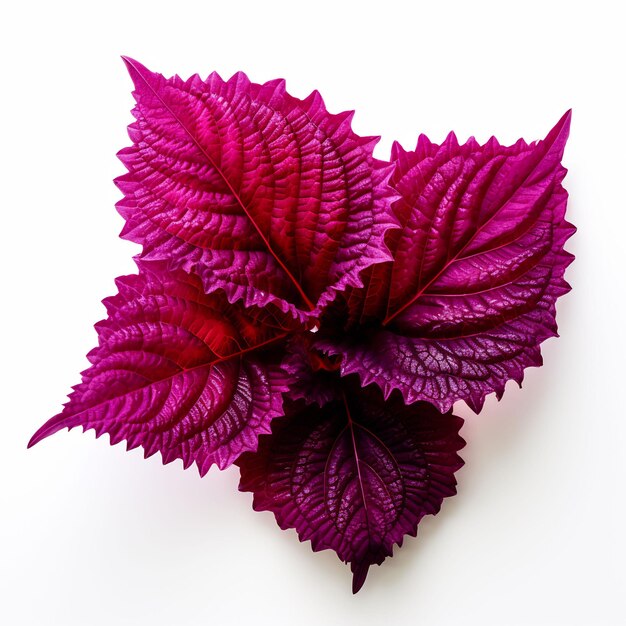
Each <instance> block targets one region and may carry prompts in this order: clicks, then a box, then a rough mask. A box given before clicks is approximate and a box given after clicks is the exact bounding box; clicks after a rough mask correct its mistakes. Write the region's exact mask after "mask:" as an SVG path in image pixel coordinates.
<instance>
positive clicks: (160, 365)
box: [29, 263, 287, 475]
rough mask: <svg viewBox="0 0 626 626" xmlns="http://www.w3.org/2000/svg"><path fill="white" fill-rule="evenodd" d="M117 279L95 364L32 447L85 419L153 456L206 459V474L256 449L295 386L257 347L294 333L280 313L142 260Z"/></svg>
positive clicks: (202, 463) (200, 462) (201, 463)
mask: <svg viewBox="0 0 626 626" xmlns="http://www.w3.org/2000/svg"><path fill="white" fill-rule="evenodd" d="M117 286H118V288H119V293H118V294H117V295H116V296H113V297H112V298H108V299H107V300H105V301H104V304H105V305H106V307H107V311H108V313H109V317H108V319H107V320H105V321H103V322H100V323H99V324H97V325H96V328H97V331H98V336H99V340H100V341H99V346H98V347H97V348H96V349H94V350H93V351H92V352H90V353H89V355H88V358H89V360H90V361H91V363H92V366H91V367H90V368H89V369H88V370H86V371H85V372H83V382H82V383H81V384H80V385H78V386H77V387H75V390H74V392H73V393H72V395H71V396H70V401H69V402H68V404H67V405H66V406H65V409H64V410H63V412H62V413H60V414H59V415H56V416H55V417H53V418H52V419H50V420H49V421H48V422H47V423H46V424H44V425H43V426H42V427H41V428H40V429H39V430H38V431H37V433H35V435H34V436H33V438H32V439H31V441H30V443H29V446H32V445H34V444H35V443H37V442H38V441H40V440H41V439H43V438H44V437H48V436H49V435H51V434H53V433H55V432H57V431H59V430H61V429H62V428H66V427H67V428H74V427H75V426H82V427H83V430H86V429H88V428H93V429H95V431H96V435H97V436H100V435H101V434H102V433H104V432H106V433H109V435H110V438H111V444H115V443H118V442H119V441H122V440H123V439H125V440H126V441H127V442H128V449H131V448H135V447H137V446H142V447H143V448H144V450H145V456H146V457H148V456H150V455H152V454H154V453H155V452H157V451H160V452H161V454H162V456H163V462H164V463H169V462H171V461H173V460H175V459H178V458H180V459H182V460H183V464H184V466H185V467H188V466H190V465H191V464H192V463H196V465H197V466H198V470H199V471H200V474H201V475H203V474H205V473H206V472H207V471H208V470H209V468H210V467H211V465H212V464H214V463H215V464H217V465H218V467H219V468H220V469H224V468H225V467H227V466H228V465H230V464H231V463H232V462H233V461H234V460H235V459H236V458H237V457H238V456H239V455H240V454H241V453H242V452H244V451H247V450H255V449H256V446H257V438H258V436H259V434H261V433H267V432H270V427H269V424H270V422H271V420H272V419H273V418H274V417H276V416H277V415H282V397H281V392H283V391H285V390H286V389H287V386H286V380H285V374H284V373H283V372H282V370H281V369H280V368H279V366H278V365H277V364H276V363H275V362H274V358H273V357H271V356H263V355H262V354H258V353H256V352H255V353H254V354H253V353H252V351H253V350H255V349H256V350H258V349H259V348H261V347H262V346H263V345H269V344H271V343H272V342H274V341H276V340H279V339H281V338H282V337H284V336H285V332H284V331H283V330H282V329H281V328H280V327H277V321H276V320H275V319H274V318H273V316H272V314H271V313H270V312H269V311H262V310H258V309H254V308H251V309H247V310H244V309H242V308H241V307H238V306H235V305H231V304H228V302H227V301H226V299H225V298H224V297H223V295H221V294H215V295H211V296H207V295H205V294H204V293H203V292H202V289H201V288H200V287H199V284H198V281H197V280H195V279H193V278H192V277H191V276H188V275H186V274H184V273H182V272H179V273H170V272H168V271H166V270H165V269H164V268H163V266H160V265H154V264H145V263H144V264H141V265H140V273H139V275H135V276H125V277H123V278H119V279H117ZM244 354H245V359H244V358H242V356H241V355H244Z"/></svg>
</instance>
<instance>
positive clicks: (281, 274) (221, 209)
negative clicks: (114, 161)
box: [116, 58, 394, 318]
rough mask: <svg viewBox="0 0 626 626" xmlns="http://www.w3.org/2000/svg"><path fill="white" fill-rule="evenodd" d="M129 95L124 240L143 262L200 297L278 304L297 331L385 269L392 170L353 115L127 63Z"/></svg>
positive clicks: (237, 79) (315, 102) (280, 88)
mask: <svg viewBox="0 0 626 626" xmlns="http://www.w3.org/2000/svg"><path fill="white" fill-rule="evenodd" d="M125 62H126V64H127V66H128V70H129V72H130V75H131V77H132V79H133V81H134V83H135V92H134V95H135V98H136V100H137V106H136V107H135V109H134V110H133V114H134V116H135V117H136V118H137V121H136V122H135V123H134V124H132V125H131V126H130V127H129V134H130V137H131V139H132V140H133V142H134V144H133V146H131V147H130V148H126V149H125V150H122V151H121V152H120V153H119V156H120V158H121V160H122V161H123V163H124V164H125V165H126V167H127V168H128V170H129V173H128V174H127V175H125V176H122V177H120V178H118V179H117V181H116V182H117V184H118V186H119V187H120V189H121V190H122V191H123V192H124V194H125V198H124V199H123V200H122V201H121V202H120V203H119V204H118V209H119V211H120V213H121V214H122V216H123V217H125V218H126V220H127V224H126V227H125V228H124V231H123V233H122V234H123V236H124V237H125V238H128V239H131V240H133V241H136V242H138V243H141V244H143V246H144V252H143V256H144V257H145V258H148V259H167V260H169V261H170V262H171V263H172V267H174V268H175V269H176V268H184V269H185V270H187V271H192V272H193V273H195V274H197V275H199V276H200V277H201V279H202V281H203V285H204V289H205V291H206V292H207V293H209V292H212V291H215V290H216V289H223V290H224V291H225V292H226V294H227V296H228V299H229V300H230V301H231V302H233V301H235V300H238V299H243V300H244V303H245V304H246V305H258V306H262V305H265V304H267V303H269V302H274V303H275V304H277V305H278V306H279V307H280V308H281V309H282V310H283V311H291V312H292V313H293V314H294V315H298V316H300V317H301V318H304V317H306V312H307V311H311V310H313V309H315V308H316V307H323V306H324V304H326V303H327V302H329V301H331V300H332V299H334V297H335V293H336V292H337V291H341V290H343V289H345V288H346V287H347V286H349V285H352V286H356V285H360V284H362V283H361V281H360V279H359V273H360V272H361V271H362V270H363V269H364V268H366V267H368V266H369V265H372V264H374V263H378V262H380V261H384V260H387V259H389V258H390V257H389V253H388V251H387V249H386V247H385V245H384V241H383V239H384V233H385V231H386V230H387V229H388V228H389V227H390V226H392V225H393V224H394V220H393V218H392V215H391V211H390V208H389V205H390V202H391V200H392V191H391V189H390V188H389V187H388V185H387V179H388V177H389V174H390V167H389V165H387V164H384V163H383V162H381V161H377V160H376V159H374V158H373V156H372V150H373V147H374V144H375V143H376V142H377V140H378V139H377V138H373V137H365V138H362V137H358V136H357V135H356V134H354V132H353V131H352V129H351V127H350V120H351V117H352V113H341V114H339V115H331V114H329V113H328V112H327V111H326V108H325V106H324V102H323V100H322V98H321V96H320V95H319V93H317V92H313V93H312V94H311V95H310V96H309V97H308V98H306V99H305V100H298V99H297V98H294V97H292V96H290V95H289V94H288V93H287V92H286V91H285V83H284V81H282V80H274V81H270V82H268V83H265V84H264V85H257V84H255V83H251V82H250V81H249V79H248V78H247V76H246V75H245V74H243V73H241V72H239V73H237V74H235V75H234V76H233V77H232V78H231V79H230V80H228V81H223V80H222V79H221V78H220V77H219V76H218V75H217V74H215V73H213V74H211V75H210V76H209V77H208V78H207V80H206V81H203V80H201V79H200V78H199V77H198V76H197V75H196V76H193V77H191V78H190V79H189V80H187V81H183V80H181V79H180V78H178V77H177V76H175V77H173V78H170V79H165V78H164V77H163V76H161V75H160V74H154V73H152V72H150V71H149V70H147V69H146V68H145V67H143V66H142V65H141V64H140V63H137V62H136V61H133V60H132V59H128V58H126V59H125Z"/></svg>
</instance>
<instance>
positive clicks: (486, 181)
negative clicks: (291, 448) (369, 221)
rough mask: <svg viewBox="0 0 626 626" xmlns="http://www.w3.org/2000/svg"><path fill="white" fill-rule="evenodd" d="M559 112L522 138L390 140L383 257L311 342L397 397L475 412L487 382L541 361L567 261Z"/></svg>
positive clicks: (499, 388) (494, 384) (493, 386)
mask: <svg viewBox="0 0 626 626" xmlns="http://www.w3.org/2000/svg"><path fill="white" fill-rule="evenodd" d="M569 121H570V114H569V112H568V113H567V114H566V115H565V116H564V117H563V118H562V119H561V120H560V121H559V123H558V124H557V125H556V126H555V128H554V129H553V130H552V131H551V132H550V134H549V135H548V136H547V138H546V139H545V140H544V141H540V142H538V143H537V144H531V145H527V144H525V143H524V142H523V141H521V140H520V141H518V142H517V143H516V144H515V145H513V146H510V147H505V146H501V145H500V144H499V143H498V142H497V141H496V140H495V139H491V140H490V141H488V142H487V143H486V144H485V145H484V146H480V145H478V144H477V143H476V141H474V139H470V140H469V141H468V142H467V143H466V144H464V145H461V146H460V145H459V144H458V142H457V140H456V137H455V136H454V135H453V134H451V135H449V136H448V138H447V139H446V140H445V142H444V143H443V144H442V145H441V146H438V145H436V144H433V143H431V142H430V141H429V140H428V139H427V138H426V137H424V136H421V137H420V139H419V141H418V144H417V148H416V150H415V151H414V152H405V151H404V150H403V149H402V148H401V147H400V146H399V145H397V144H396V145H395V146H394V151H393V160H394V162H395V163H396V170H395V172H394V175H393V179H392V180H393V184H394V185H395V187H396V189H397V190H398V192H399V193H400V194H401V196H402V197H401V199H400V200H398V201H397V202H396V203H395V204H394V207H393V208H394V211H395V214H396V217H397V218H398V220H399V222H400V224H401V228H400V229H397V230H393V231H391V232H390V233H389V235H388V239H387V241H388V244H389V248H390V250H391V252H392V254H393V256H394V261H393V262H392V263H391V262H390V263H382V264H379V265H376V266H375V267H372V268H370V269H369V270H367V271H366V272H365V275H364V282H365V287H364V288H362V289H355V288H351V289H350V290H349V292H348V293H347V296H346V303H345V304H344V312H343V314H344V315H345V317H346V319H347V322H346V327H345V328H347V329H348V330H349V331H351V332H348V333H347V334H345V333H343V331H342V336H341V337H340V338H339V340H337V339H336V338H335V337H336V336H337V335H335V337H333V336H332V335H331V336H330V338H328V337H327V338H325V339H324V338H322V339H320V341H319V342H318V344H317V345H318V347H320V348H323V349H324V350H326V351H327V352H328V354H331V355H341V357H342V359H343V360H342V368H341V369H342V372H343V373H344V374H351V373H356V374H358V375H359V376H360V377H361V380H362V383H363V384H364V385H367V384H370V383H376V384H377V385H379V386H380V387H381V388H382V389H383V391H384V393H385V395H388V394H389V393H391V391H392V390H393V389H399V390H400V391H401V392H402V394H403V395H404V398H405V400H406V401H407V402H415V401H417V400H428V401H429V402H432V403H433V404H435V405H436V406H438V407H439V409H440V410H442V411H446V410H448V409H449V408H450V407H451V406H452V404H453V403H454V402H455V401H456V400H465V401H466V402H467V403H468V404H469V405H470V406H471V407H472V408H473V409H474V410H475V411H479V410H480V408H481V407H482V404H483V402H484V398H485V396H486V395H487V394H488V393H490V392H493V391H495V392H496V395H497V397H498V398H500V397H501V396H502V393H503V391H504V386H505V384H506V382H507V381H508V380H515V381H517V382H518V383H520V384H521V381H522V379H523V372H524V368H526V367H528V366H530V365H535V366H537V365H541V362H542V361H541V353H540V348H539V344H540V343H541V342H542V341H543V340H544V339H546V338H548V337H551V336H555V335H556V330H557V327H556V322H555V301H556V299H557V298H558V297H559V296H560V295H562V294H564V293H566V292H567V291H568V290H569V285H568V284H567V283H566V282H565V280H564V279H563V274H564V271H565V268H566V267H567V265H569V263H570V262H571V260H572V259H573V256H572V255H571V254H569V253H568V252H565V251H564V250H563V245H564V243H565V241H566V240H567V238H568V237H569V236H570V235H571V234H572V233H573V232H574V228H573V227H572V226H571V224H569V223H567V222H566V221H565V219H564V215H565V207H566V202H567V192H566V191H565V190H564V189H563V187H562V185H561V181H562V180H563V177H564V176H565V173H566V170H565V169H564V168H563V167H562V166H561V158H562V156H563V149H564V147H565V142H566V140H567V136H568V132H569ZM329 316H330V314H329ZM334 316H335V318H336V317H337V307H336V308H335V312H334ZM364 328H366V329H367V332H364V330H363V329H364Z"/></svg>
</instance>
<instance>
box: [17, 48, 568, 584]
mask: <svg viewBox="0 0 626 626" xmlns="http://www.w3.org/2000/svg"><path fill="white" fill-rule="evenodd" d="M124 60H125V62H126V65H127V67H128V70H129V72H130V75H131V77H132V80H133V82H134V86H135V91H134V96H135V99H136V106H135V108H134V110H133V115H134V117H135V119H136V121H135V122H134V123H133V124H131V125H130V127H129V135H130V138H131V140H132V142H133V145H132V146H130V147H128V148H125V149H123V150H122V151H121V152H120V153H119V157H120V159H121V160H122V162H123V163H124V165H125V166H126V168H127V169H128V173H127V174H125V175H123V176H121V177H119V178H118V179H117V180H116V184H117V185H118V187H119V188H120V190H121V191H122V192H123V194H124V197H123V199H122V200H121V201H120V202H119V203H118V205H117V208H118V210H119V212H120V213H121V215H122V216H123V218H124V219H125V220H126V224H125V226H124V229H123V231H122V236H123V237H124V238H126V239H130V240H131V241H134V242H137V243H139V244H141V245H142V246H143V250H142V252H141V254H140V255H139V256H138V257H137V258H136V263H137V267H138V271H137V273H136V274H134V275H132V276H124V277H122V278H118V279H117V281H116V283H117V288H118V293H117V294H116V295H114V296H113V297H110V298H107V299H105V300H104V305H105V306H106V309H107V313H108V317H107V319H106V320H104V321H101V322H99V323H98V324H97V325H96V330H97V332H98V340H99V341H98V347H97V348H95V349H94V350H92V351H91V352H90V353H89V355H88V358H89V361H90V363H91V366H90V367H89V369H87V370H85V371H84V372H83V373H82V382H81V383H80V384H79V385H77V386H76V387H74V388H73V392H72V393H71V395H70V397H69V402H67V404H66V405H65V408H64V409H63V411H62V412H61V413H59V414H58V415H56V416H54V417H53V418H51V419H50V420H49V421H48V422H46V423H45V424H44V425H43V426H42V427H41V428H40V429H39V430H38V431H37V432H36V433H35V435H34V436H33V438H32V439H31V441H30V443H29V445H33V444H35V443H37V442H38V441H40V440H41V439H43V438H44V437H47V436H49V435H51V434H53V433H55V432H57V431H59V430H61V429H63V428H73V427H76V426H82V428H83V430H87V429H94V430H95V432H96V436H100V435H101V434H102V433H108V434H109V437H110V441H111V443H112V444H115V443H118V442H120V441H122V440H126V442H127V447H128V449H131V448H135V447H138V446H141V447H143V449H144V454H145V456H146V457H149V456H151V455H153V454H154V453H156V452H161V454H162V457H163V462H164V463H169V462H171V461H173V460H175V459H181V460H182V462H183V466H184V467H185V468H187V467H189V466H191V465H192V464H195V465H196V466H197V468H198V470H199V472H200V474H201V475H204V474H205V473H206V472H207V471H208V470H209V468H210V467H211V466H212V465H214V464H215V465H217V466H218V468H220V469H225V468H227V467H228V466H230V465H232V464H236V465H238V467H239V468H240V471H241V484H240V489H241V490H243V491H251V492H253V494H254V501H253V502H254V504H253V506H254V508H255V509H256V510H268V511H272V512H273V513H274V515H275V516H276V520H277V522H278V524H279V525H280V527H281V528H295V529H296V530H297V532H298V534H299V537H300V539H301V540H302V541H305V540H310V541H311V545H312V548H313V550H323V549H327V548H330V549H333V550H334V551H335V552H336V553H337V555H338V556H339V558H341V559H342V560H343V561H345V562H349V563H350V564H351V568H352V572H353V591H354V592H356V591H358V590H359V589H360V588H361V586H362V585H363V583H364V581H365V578H366V575H367V571H368V569H369V567H370V566H371V565H372V564H380V563H382V561H383V560H384V559H385V557H387V556H390V555H391V554H392V550H393V546H394V544H398V545H401V544H402V541H403V537H404V536H405V535H407V534H408V535H413V536H414V535H415V534H416V532H417V526H418V524H419V521H420V520H421V518H422V517H423V516H424V515H427V514H435V513H437V512H438V511H439V509H440V507H441V504H442V500H443V498H445V497H447V496H451V495H453V494H454V493H455V492H456V481H455V477H454V474H455V472H456V471H457V470H458V469H459V468H460V467H461V465H462V461H461V459H460V457H459V456H458V451H459V450H460V449H461V448H462V447H463V445H464V441H463V439H462V438H461V437H460V436H459V429H460V428H461V426H462V423H463V422H462V420H461V419H460V418H458V417H455V416H454V415H452V413H451V409H452V406H453V404H454V403H455V402H456V401H459V400H463V401H465V402H466V403H467V404H468V405H469V406H470V407H471V408H472V409H473V410H474V411H475V412H478V411H480V410H481V408H482V406H483V402H484V399H485V396H486V395H488V394H490V393H492V392H495V394H496V395H497V397H498V398H500V397H501V396H502V393H503V391H504V388H505V385H506V383H507V381H509V380H515V381H516V382H518V383H520V384H521V382H522V378H523V375H524V369H525V368H526V367H528V366H531V365H532V366H538V365H540V364H541V354H540V348H539V345H540V343H541V342H542V341H543V340H545V339H546V338H548V337H551V336H554V335H556V323H555V301H556V299H557V297H558V296H560V295H562V294H564V293H565V292H566V291H568V289H569V286H568V284H567V283H566V282H565V280H564V278H563V274H564V271H565V268H566V267H567V265H568V264H569V263H570V262H571V260H572V258H573V257H572V255H570V254H569V253H567V252H565V251H564V249H563V246H564V243H565V241H566V239H567V238H568V237H569V236H570V235H571V234H572V233H573V232H574V228H573V227H572V226H571V225H570V224H568V223H567V222H566V221H565V219H564V214H565V207H566V200H567V192H566V191H565V190H564V189H563V187H562V185H561V182H562V180H563V177H564V175H565V172H566V170H565V169H564V168H563V167H562V165H561V158H562V155H563V150H564V147H565V142H566V140H567V135H568V131H569V122H570V113H569V112H568V113H566V114H565V115H564V116H563V118H562V119H561V120H560V121H559V122H558V124H557V125H556V126H555V127H554V128H553V129H552V130H551V131H550V133H549V134H548V136H547V137H546V138H545V139H544V140H543V141H539V142H536V143H531V144H528V143H526V142H524V141H523V140H519V141H518V142H517V143H515V144H514V145H512V146H503V145H500V144H499V143H498V141H496V139H495V138H492V139H490V140H489V141H488V142H487V143H486V144H484V145H480V144H479V143H477V142H476V141H475V140H474V139H473V138H471V139H469V140H468V141H467V142H466V143H465V144H462V145H461V144H459V142H458V141H457V139H456V137H455V136H454V134H450V135H449V136H448V137H447V138H446V139H445V140H444V142H443V143H442V144H441V145H438V144H435V143H432V142H431V141H430V140H428V139H427V138H426V137H425V136H423V135H421V136H420V137H419V139H418V141H417V146H416V148H415V150H411V151H406V150H404V149H403V148H402V147H401V146H400V145H399V144H397V143H396V144H394V146H393V148H392V153H391V160H390V162H383V161H381V160H379V159H376V158H374V156H373V148H374V145H375V144H376V142H377V140H378V138H375V137H359V136H358V135H356V134H355V133H354V132H353V130H352V128H351V118H352V113H351V112H346V113H340V114H338V115H332V114H330V113H328V111H327V110H326V108H325V106H324V102H323V100H322V98H321V96H320V94H319V93H317V92H313V93H312V94H311V95H310V96H309V97H308V98H306V99H304V100H299V99H298V98H295V97H293V96H291V95H289V94H288V93H287V92H286V90H285V83H284V81H282V80H274V81H270V82H267V83H265V84H263V85H258V84H255V83H252V82H250V80H249V79H248V78H247V76H246V75H245V74H243V73H241V72H239V73H237V74H235V75H234V76H233V77H232V78H231V79H229V80H228V81H224V80H222V79H221V78H220V76H219V75H218V74H216V73H213V74H211V75H210V76H209V77H208V78H207V79H206V80H202V79H201V78H200V77H199V76H197V75H195V76H193V77H191V78H190V79H189V80H186V81H184V80H182V79H181V78H179V77H177V76H174V77H173V78H169V79H166V78H164V77H163V76H161V75H160V74H155V73H152V72H150V71H149V70H147V69H146V68H145V67H144V66H142V65H141V64H139V63H138V62H136V61H134V60H132V59H129V58H125V59H124Z"/></svg>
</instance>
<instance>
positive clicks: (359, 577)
mask: <svg viewBox="0 0 626 626" xmlns="http://www.w3.org/2000/svg"><path fill="white" fill-rule="evenodd" d="M369 569H370V563H368V562H367V561H362V562H361V563H357V564H354V565H353V566H352V593H353V594H356V593H359V591H360V590H361V588H362V587H363V584H364V583H365V579H366V578H367V572H368V571H369Z"/></svg>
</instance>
